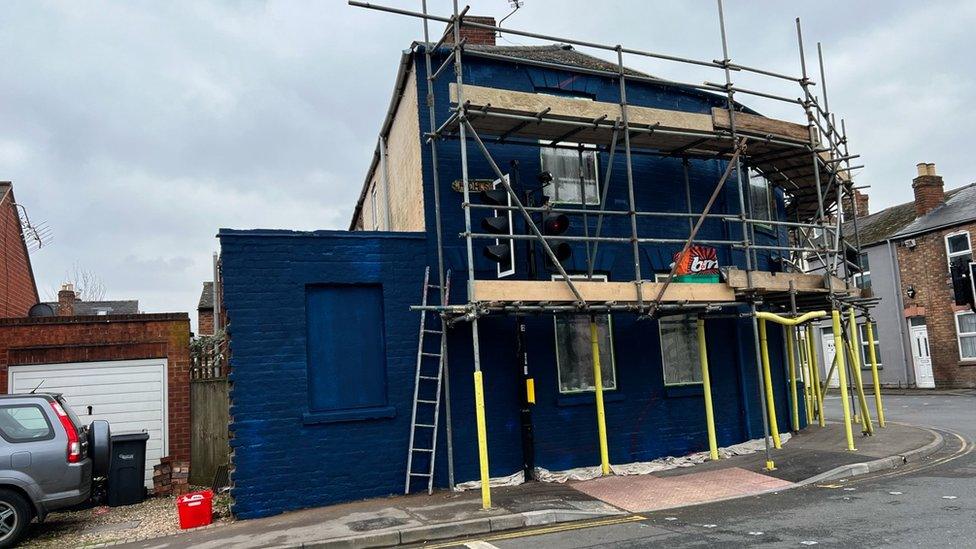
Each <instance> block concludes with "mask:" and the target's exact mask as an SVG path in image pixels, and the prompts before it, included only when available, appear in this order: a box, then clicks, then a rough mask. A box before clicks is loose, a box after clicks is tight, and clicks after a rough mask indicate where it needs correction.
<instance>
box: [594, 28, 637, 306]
mask: <svg viewBox="0 0 976 549" xmlns="http://www.w3.org/2000/svg"><path fill="white" fill-rule="evenodd" d="M617 71H618V73H619V75H618V77H617V78H618V79H619V87H620V121H621V122H622V123H623V130H624V158H625V159H626V164H627V200H628V202H627V207H628V209H629V217H630V241H631V251H632V252H633V256H634V284H635V285H636V286H637V308H638V310H639V311H640V312H641V314H643V313H644V277H643V275H642V274H641V263H640V242H639V241H638V237H637V205H636V204H637V203H636V202H635V199H634V166H633V164H631V157H630V119H629V117H628V116H627V110H628V107H627V77H626V76H625V72H624V53H623V48H622V47H621V46H619V45H618V46H617ZM601 206H602V205H601Z"/></svg>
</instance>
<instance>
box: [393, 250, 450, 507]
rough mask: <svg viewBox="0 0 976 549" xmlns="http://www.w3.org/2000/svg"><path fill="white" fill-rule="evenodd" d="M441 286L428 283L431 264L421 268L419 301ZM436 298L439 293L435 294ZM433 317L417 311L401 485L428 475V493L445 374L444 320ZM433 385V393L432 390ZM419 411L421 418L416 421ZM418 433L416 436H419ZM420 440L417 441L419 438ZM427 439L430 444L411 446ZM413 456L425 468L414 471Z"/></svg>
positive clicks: (447, 285) (446, 291) (424, 302)
mask: <svg viewBox="0 0 976 549" xmlns="http://www.w3.org/2000/svg"><path fill="white" fill-rule="evenodd" d="M444 280H445V281H446V282H445V284H444V302H445V303H448V302H449V301H448V300H449V299H450V295H451V271H450V270H448V271H447V276H446V277H445V278H444ZM440 289H441V288H440V286H438V285H436V284H431V283H430V267H427V268H426V269H425V270H424V293H423V297H422V299H421V304H422V305H423V306H426V305H427V304H428V298H429V296H430V292H431V290H437V291H438V292H439V291H440ZM437 298H438V302H439V301H440V299H439V298H440V295H437ZM431 317H432V318H433V319H436V322H435V324H436V325H435V326H428V319H427V310H426V309H421V311H420V336H419V341H418V344H417V373H416V378H415V380H414V388H413V413H412V414H411V416H410V446H409V450H408V451H407V477H406V482H405V486H404V489H403V493H404V494H409V493H410V484H411V481H413V479H415V478H426V479H427V493H428V494H432V493H433V492H434V457H435V456H436V454H437V426H438V420H439V419H440V404H441V390H442V389H441V385H442V381H443V378H444V354H445V352H446V349H445V347H446V346H447V345H446V343H447V339H446V338H445V337H444V322H443V319H442V318H441V317H440V315H436V314H435V315H431ZM426 335H430V336H431V339H432V340H434V341H436V342H437V345H436V347H437V352H429V351H428V350H427V349H425V348H424V342H425V339H426V338H425V337H424V336H426ZM431 389H433V391H434V392H433V394H431ZM418 412H419V415H420V420H419V422H418ZM418 435H419V436H418ZM418 441H419V442H418ZM425 441H429V447H427V446H426V445H423V446H414V444H415V443H419V444H423V442H425ZM414 456H427V458H428V461H427V465H428V467H427V470H426V471H423V472H417V471H414V470H413V467H414Z"/></svg>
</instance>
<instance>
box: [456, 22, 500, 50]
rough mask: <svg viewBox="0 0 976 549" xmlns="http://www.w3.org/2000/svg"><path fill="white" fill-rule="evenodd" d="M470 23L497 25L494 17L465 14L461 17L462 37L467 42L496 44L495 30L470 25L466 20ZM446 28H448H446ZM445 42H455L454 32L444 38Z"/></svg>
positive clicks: (486, 44)
mask: <svg viewBox="0 0 976 549" xmlns="http://www.w3.org/2000/svg"><path fill="white" fill-rule="evenodd" d="M465 21H467V22H469V23H481V24H482V25H491V26H492V27H494V26H497V25H496V24H495V18H494V17H482V16H478V15H465V16H464V17H463V18H462V19H461V23H462V24H461V29H460V32H461V39H462V40H464V43H465V44H468V45H471V44H480V45H484V46H494V45H495V31H493V30H488V29H479V28H475V27H468V26H465V25H464V22H465ZM445 30H446V29H445ZM444 43H445V44H454V33H453V32H452V33H450V34H448V36H447V39H446V40H444Z"/></svg>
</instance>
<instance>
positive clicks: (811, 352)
mask: <svg viewBox="0 0 976 549" xmlns="http://www.w3.org/2000/svg"><path fill="white" fill-rule="evenodd" d="M807 356H808V357H809V358H810V372H811V373H812V374H813V376H812V378H811V379H812V381H813V397H814V399H815V400H816V401H817V422H818V423H819V425H820V426H821V427H825V426H826V425H827V420H826V418H824V413H823V409H824V408H823V393H822V392H821V391H820V365H819V364H817V351H816V349H814V343H813V325H809V324H808V325H807Z"/></svg>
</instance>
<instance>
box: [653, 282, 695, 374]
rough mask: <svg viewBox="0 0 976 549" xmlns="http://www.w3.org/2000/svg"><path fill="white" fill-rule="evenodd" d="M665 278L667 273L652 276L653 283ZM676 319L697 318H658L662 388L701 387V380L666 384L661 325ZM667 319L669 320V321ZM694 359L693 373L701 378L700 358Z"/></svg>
mask: <svg viewBox="0 0 976 549" xmlns="http://www.w3.org/2000/svg"><path fill="white" fill-rule="evenodd" d="M667 278H668V273H655V274H654V281H655V282H664V281H666V280H667ZM677 318H681V319H682V320H683V321H687V320H688V319H690V318H694V319H695V320H697V317H696V316H695V315H691V314H685V315H674V316H673V317H661V318H659V319H658V320H657V340H658V347H660V349H661V378H662V379H663V380H664V386H665V387H689V386H693V385H702V383H703V381H702V380H698V381H677V382H668V369H667V365H666V364H665V358H664V333H663V332H662V331H661V325H662V324H663V323H665V322H671V323H675V322H676V321H675V320H673V319H677ZM669 319H671V320H669ZM695 337H696V338H697V337H698V333H697V331H696V332H695ZM696 358H697V360H695V366H696V367H697V368H696V370H695V371H696V372H698V376H699V377H700V376H701V357H700V356H697V355H696Z"/></svg>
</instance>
